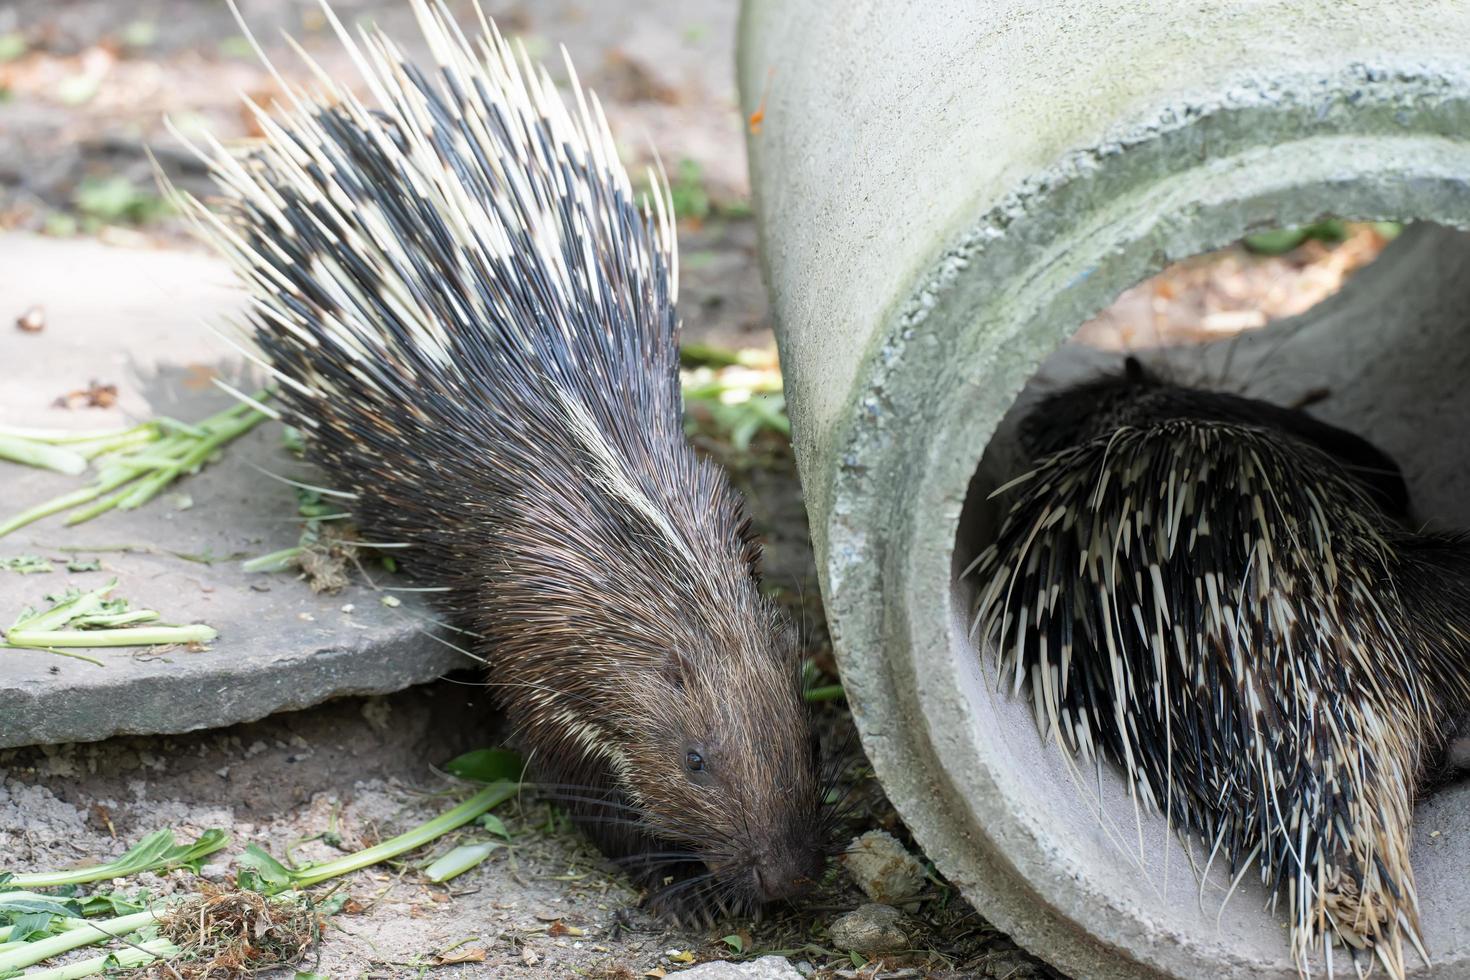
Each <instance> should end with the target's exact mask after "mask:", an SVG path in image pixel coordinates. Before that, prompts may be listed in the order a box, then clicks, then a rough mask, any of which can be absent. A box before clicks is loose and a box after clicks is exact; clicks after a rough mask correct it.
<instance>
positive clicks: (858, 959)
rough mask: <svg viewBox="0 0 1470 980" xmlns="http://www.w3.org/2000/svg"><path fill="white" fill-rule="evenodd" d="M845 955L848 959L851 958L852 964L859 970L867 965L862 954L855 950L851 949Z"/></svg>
mask: <svg viewBox="0 0 1470 980" xmlns="http://www.w3.org/2000/svg"><path fill="white" fill-rule="evenodd" d="M847 956H848V959H850V960H852V965H853V966H855V967H857V968H858V969H859V970H861V969H862V968H863V967H865V966H867V965H868V961H867V960H865V959H863V955H862V954H861V953H859V952H858V951H857V950H853V951H852V952H850V953H848V954H847Z"/></svg>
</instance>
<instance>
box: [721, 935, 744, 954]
mask: <svg viewBox="0 0 1470 980" xmlns="http://www.w3.org/2000/svg"><path fill="white" fill-rule="evenodd" d="M720 942H722V943H724V944H725V945H726V946H729V947H730V948H731V949H733V950H734V951H735V952H737V953H743V952H745V940H743V939H741V938H740V937H739V936H737V935H735V934H734V933H731V934H730V935H728V936H721V937H720Z"/></svg>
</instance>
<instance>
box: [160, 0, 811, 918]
mask: <svg viewBox="0 0 1470 980" xmlns="http://www.w3.org/2000/svg"><path fill="white" fill-rule="evenodd" d="M413 9H414V11H415V14H416V17H417V20H418V23H419V26H420V28H421V29H422V31H423V34H424V38H425V40H426V41H427V43H428V46H429V49H430V50H431V52H432V55H433V57H434V59H435V60H436V62H437V65H436V66H435V68H434V69H433V70H431V71H428V72H426V71H424V70H422V69H421V68H420V67H418V66H417V65H415V64H413V63H410V62H409V61H408V60H406V59H405V58H404V57H403V56H402V55H401V54H400V52H399V49H398V48H397V47H396V46H395V45H394V43H393V42H392V41H391V40H390V39H389V38H388V37H386V36H385V35H384V34H382V33H381V32H379V31H377V30H373V31H368V32H365V33H364V35H363V39H362V44H361V45H359V44H358V43H357V42H355V41H354V40H353V39H351V38H350V37H349V36H348V35H347V33H346V32H345V31H344V30H343V29H342V27H341V25H340V23H339V22H338V21H337V19H336V18H335V16H333V14H332V12H331V10H330V9H328V8H326V7H325V4H324V10H326V14H327V17H328V19H329V21H330V23H331V24H332V25H333V27H334V28H335V30H336V32H337V34H338V36H339V38H340V40H341V41H342V43H343V44H344V45H345V46H346V48H347V50H348V52H349V54H350V55H351V57H352V60H353V61H354V63H355V64H356V66H357V68H358V69H359V71H360V73H361V74H362V77H363V80H364V81H365V82H366V85H367V88H368V89H369V90H370V92H371V95H372V97H373V99H374V100H375V101H376V102H377V106H376V107H375V108H372V109H369V108H367V107H366V106H364V104H363V103H362V102H361V101H359V99H358V98H357V97H356V96H355V95H353V94H352V93H351V92H350V91H349V90H347V89H346V88H345V87H342V86H339V85H337V84H336V83H335V82H334V81H332V80H331V79H330V78H329V77H328V76H327V75H326V74H325V73H324V72H323V71H322V70H321V69H320V68H318V67H317V66H315V65H312V68H313V69H314V70H315V73H316V76H317V79H318V83H319V85H320V89H319V90H318V91H316V92H315V93H314V94H311V95H308V94H306V93H304V92H302V91H299V90H297V89H295V88H294V87H292V86H290V85H288V84H287V83H285V82H284V80H280V79H279V76H277V77H278V81H279V84H281V85H282V86H283V87H284V88H285V89H286V92H287V102H288V105H287V107H285V108H281V107H279V106H277V107H275V111H274V112H267V111H265V110H263V109H261V108H259V107H257V106H255V105H254V104H253V103H252V104H250V108H251V109H252V111H253V112H254V114H255V118H256V119H257V120H258V121H259V125H260V127H261V128H262V130H263V132H264V133H265V139H264V141H263V145H261V146H259V147H257V148H255V149H253V150H252V151H251V152H250V153H249V154H248V156H246V157H244V158H243V159H237V158H236V157H235V156H232V155H231V154H229V153H227V152H225V151H224V150H223V149H222V148H221V147H219V146H217V145H216V146H214V148H213V152H212V153H209V154H204V156H205V157H206V159H207V161H208V162H209V166H210V168H211V171H212V173H213V174H214V176H215V178H216V180H217V182H218V184H219V186H220V188H221V190H222V194H223V200H222V201H218V202H211V203H212V204H213V207H207V206H205V205H204V204H201V203H200V202H198V201H197V200H194V199H192V198H181V202H182V205H183V206H184V207H185V208H186V209H187V211H188V212H189V213H190V214H191V215H193V216H194V217H195V218H196V219H197V221H198V223H199V225H200V227H201V230H203V231H204V232H205V233H206V235H207V237H208V238H210V239H211V240H212V241H213V242H214V243H215V244H217V245H218V246H219V248H220V249H221V251H223V253H224V254H225V256H226V257H227V258H228V259H229V260H230V261H231V263H232V264H233V266H234V267H235V269H236V271H237V272H238V274H239V276H240V278H241V279H242V280H243V282H244V283H245V285H246V287H247V288H248V291H249V294H250V298H251V306H250V312H249V314H248V324H247V332H248V333H249V334H251V335H252V336H253V341H254V346H255V347H256V348H257V349H258V351H259V352H260V354H257V353H255V352H254V351H251V350H250V349H249V347H248V345H245V346H242V347H241V350H242V351H243V352H244V353H245V354H246V355H247V356H249V357H251V358H252V359H253V360H255V361H256V362H257V363H258V364H259V365H260V366H262V367H264V368H265V369H266V370H268V372H269V373H270V375H271V376H272V377H273V378H274V379H275V384H276V385H277V386H278V403H279V405H280V406H281V411H280V414H281V415H282V417H283V418H284V420H285V421H287V422H288V423H291V424H293V425H296V426H298V427H299V428H300V429H301V430H302V432H303V433H304V436H305V442H306V447H307V454H308V457H309V458H310V459H311V460H312V461H313V462H315V463H316V464H318V465H319V466H320V467H321V468H322V469H323V470H325V472H326V473H327V474H328V476H329V478H330V482H331V484H332V485H333V486H334V487H336V488H337V489H338V491H339V492H345V493H348V494H350V495H351V501H350V509H351V510H352V512H353V514H354V517H355V520H356V522H357V523H358V525H359V527H360V529H361V530H362V532H363V533H364V534H365V535H367V536H369V537H370V538H373V539H377V540H378V541H381V542H390V543H401V544H406V545H408V546H410V548H411V550H410V551H408V552H406V555H407V561H406V562H405V564H406V567H407V569H408V570H409V571H410V572H411V573H413V574H414V575H415V577H416V578H417V579H419V580H421V581H422V582H424V583H426V585H427V586H428V587H430V588H434V589H438V590H440V591H439V593H438V597H439V600H440V603H439V605H440V608H441V609H442V610H443V611H444V613H446V614H447V615H448V617H449V618H450V619H451V621H452V623H453V625H454V626H455V627H456V628H458V629H460V630H461V631H463V633H464V634H465V635H466V636H468V637H470V638H471V640H470V642H472V643H473V644H474V652H475V653H476V654H477V655H479V656H482V657H483V658H484V659H485V660H486V662H487V664H488V667H489V674H490V678H489V683H490V684H491V686H492V689H493V691H494V692H496V696H497V700H498V702H499V704H500V705H501V706H502V708H503V710H504V712H505V713H506V715H507V716H508V718H509V721H510V723H511V724H512V725H513V726H514V728H515V730H516V731H517V733H518V739H519V742H520V744H521V745H522V746H523V748H524V749H525V751H526V754H527V757H528V761H529V764H530V765H531V767H532V768H533V770H534V771H535V773H536V774H537V775H538V776H539V779H540V782H541V784H542V785H543V786H544V787H546V788H547V791H548V793H549V794H550V795H551V796H553V797H554V798H557V799H560V800H562V801H563V802H564V803H566V804H567V806H568V808H569V810H570V812H571V814H572V816H573V817H574V818H575V819H576V820H577V821H578V822H579V823H580V824H581V825H582V826H583V828H584V829H585V830H586V832H587V833H588V834H589V836H591V837H592V839H593V840H594V841H595V842H596V843H597V844H598V845H599V847H600V848H601V849H602V850H603V851H604V852H605V853H606V854H608V855H610V856H612V857H613V858H615V859H616V860H618V861H619V862H620V863H621V864H622V865H623V866H624V868H625V870H628V871H629V872H630V873H632V874H633V875H634V877H635V878H636V879H638V880H640V881H641V882H642V883H644V884H646V885H647V886H648V887H649V889H650V891H651V900H652V903H653V904H654V905H655V906H656V907H658V908H661V909H663V910H667V911H672V912H674V913H676V914H679V915H683V914H685V913H691V912H692V913H695V914H697V915H700V916H705V915H709V914H715V913H718V912H720V911H730V912H741V911H746V910H751V909H753V908H754V907H756V906H758V905H759V904H761V903H763V902H765V901H770V900H776V899H783V898H790V897H793V896H795V895H797V894H798V893H799V892H800V891H802V890H803V889H804V888H805V887H807V886H808V885H809V884H811V882H812V880H813V879H814V878H815V877H816V876H817V875H818V874H819V872H820V870H821V867H822V857H823V846H824V842H823V840H822V834H823V833H824V830H823V827H824V824H823V819H824V818H823V816H822V813H823V811H822V808H821V795H822V794H821V787H820V785H819V782H820V777H819V772H818V769H819V762H818V757H817V747H816V742H815V740H814V738H813V737H812V734H811V727H810V724H809V721H808V718H807V716H806V709H805V706H804V703H803V699H802V697H801V692H800V686H799V679H798V666H799V664H798V653H797V649H796V643H795V638H794V635H793V633H792V630H791V628H790V627H789V624H788V623H787V621H786V620H785V619H784V617H783V615H782V614H781V613H780V612H779V611H778V609H777V608H776V607H775V606H774V604H773V603H772V602H770V601H769V600H768V599H767V598H765V597H764V596H763V594H762V592H761V590H760V588H759V585H760V582H759V573H758V563H759V556H760V549H759V546H758V543H757V540H756V538H755V536H754V534H753V532H752V528H751V525H750V521H749V519H748V518H747V516H746V514H745V511H744V505H743V502H742V501H741V499H740V498H739V496H738V494H737V493H736V492H735V491H734V490H733V489H732V487H731V486H730V483H729V481H728V479H727V477H726V475H725V474H724V473H723V471H721V470H720V469H719V468H718V467H717V466H715V465H714V464H712V463H711V462H709V461H708V460H705V459H703V458H701V457H698V456H696V454H695V453H694V451H693V450H692V449H691V447H690V446H689V444H688V443H687V441H686V440H685V437H684V432H683V428H682V393H681V389H680V382H679V375H678V351H677V333H678V329H679V324H678V320H677V317H676V312H675V300H676V293H677V278H678V264H677V246H676V242H675V237H674V230H673V226H672V214H671V209H672V202H671V199H670V198H669V192H668V187H667V184H666V182H665V181H663V179H662V178H661V176H659V175H657V174H650V180H651V181H652V184H653V190H652V192H651V197H652V204H651V205H650V204H649V203H648V200H647V199H646V198H645V200H644V202H643V206H642V207H641V208H640V207H639V206H638V204H637V202H636V200H635V195H634V193H633V191H632V189H631V187H630V184H629V181H628V178H627V175H626V173H625V172H624V170H623V168H622V166H621V164H620V163H619V161H618V157H617V151H616V147H615V145H614V143H613V139H612V136H611V134H610V132H609V130H608V126H607V122H606V119H605V117H604V115H603V112H602V109H601V106H600V105H599V103H598V102H597V100H596V98H595V96H589V95H588V94H587V93H584V92H583V90H582V89H581V88H580V86H579V85H578V83H577V80H576V76H575V73H574V72H573V70H572V67H571V63H570V60H569V59H568V60H567V70H568V72H569V73H571V90H572V92H573V93H574V95H575V101H576V108H575V111H571V110H569V109H568V107H567V104H566V102H565V101H564V100H563V98H562V96H561V95H560V94H559V93H558V91H557V89H556V87H555V85H554V83H553V82H552V80H551V78H550V76H549V74H548V73H547V72H546V70H545V69H544V68H542V67H539V66H533V65H532V63H531V62H530V60H529V58H528V57H527V56H526V54H525V51H524V50H523V49H521V50H519V51H518V52H517V51H515V50H513V48H512V46H511V45H510V44H509V43H508V42H507V41H506V40H505V39H504V38H503V37H502V36H501V35H500V33H499V32H498V30H497V29H496V28H495V26H494V25H493V24H492V23H490V22H489V21H488V20H486V19H485V18H484V16H483V14H481V27H482V29H483V30H482V36H481V37H480V38H479V42H478V49H475V48H472V47H471V44H470V42H469V41H468V40H467V38H466V37H465V35H464V34H463V33H461V31H460V29H459V27H458V26H457V25H456V24H455V23H454V22H453V21H452V19H451V18H450V15H449V14H448V12H447V11H446V9H445V8H444V7H443V6H442V5H437V6H434V7H430V5H429V3H428V2H426V0H415V2H414V4H413ZM247 34H248V31H247ZM252 43H253V42H252ZM261 57H262V58H264V54H263V52H262V53H261ZM267 64H269V62H268V61H267ZM272 70H273V71H274V69H272ZM247 102H248V100H247ZM262 355H263V356H262Z"/></svg>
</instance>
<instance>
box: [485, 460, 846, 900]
mask: <svg viewBox="0 0 1470 980" xmlns="http://www.w3.org/2000/svg"><path fill="white" fill-rule="evenodd" d="M670 447H671V448H672V449H673V455H672V458H670V459H669V460H668V463H669V465H668V466H666V467H657V466H650V467H640V468H639V470H638V474H639V476H635V478H634V481H633V482H634V483H637V484H639V486H628V487H624V488H622V490H621V493H622V494H624V496H623V497H622V498H621V499H619V498H611V497H609V496H608V495H606V494H602V493H599V492H598V491H597V489H596V486H595V481H586V482H584V485H583V487H582V488H581V489H579V490H576V491H573V492H571V493H570V494H567V495H566V496H568V497H569V498H570V501H569V506H570V507H571V508H572V509H573V510H574V511H575V512H577V513H579V514H580V515H581V516H580V517H579V518H578V519H577V520H576V521H574V522H570V521H566V520H562V519H556V520H554V521H549V522H548V521H540V520H538V521H535V522H527V525H526V526H527V527H531V526H535V527H542V526H556V527H563V528H569V529H571V530H570V533H568V534H565V535H562V536H560V539H559V540H556V541H552V540H538V541H535V542H534V543H532V544H531V545H530V547H529V548H528V551H527V555H526V557H525V559H524V560H523V561H521V562H518V563H517V574H515V575H514V576H508V577H507V579H506V581H505V583H504V585H503V586H502V587H501V592H500V593H499V595H498V596H497V601H508V602H509V603H510V604H511V606H510V607H509V609H508V611H509V612H510V613H511V614H512V616H513V617H515V618H521V619H524V618H526V617H531V618H534V619H535V620H536V621H537V623H538V628H536V629H533V630H530V631H525V630H522V631H518V632H517V633H516V635H514V636H510V635H508V631H502V636H504V637H505V643H508V644H509V645H510V646H509V649H508V650H507V655H504V656H502V657H501V658H500V661H501V663H503V664H511V663H513V664H514V665H515V666H514V668H513V669H514V670H515V671H516V674H517V677H518V678H519V679H521V680H522V681H523V682H525V683H528V684H531V685H534V686H535V688H536V689H537V691H536V693H534V694H533V695H531V696H530V697H521V698H518V699H515V700H514V701H511V702H508V705H509V707H510V708H511V710H512V714H513V715H514V714H518V715H519V717H518V718H517V719H516V721H517V722H518V724H520V726H521V728H522V730H523V735H524V741H525V744H526V745H527V747H528V749H529V750H530V751H531V753H532V763H533V765H535V766H536V768H537V769H538V770H539V772H540V774H541V778H542V779H543V780H545V781H547V783H548V784H549V785H548V786H547V792H548V793H549V795H551V796H552V797H553V798H558V797H559V798H561V799H562V800H563V801H564V802H565V803H566V804H567V805H568V806H569V808H570V809H571V812H572V814H573V816H574V817H575V818H576V819H577V820H578V822H579V823H580V824H581V825H582V826H583V828H584V829H585V830H586V831H587V833H588V834H589V835H590V836H592V837H593V839H594V840H596V841H597V843H598V844H599V846H600V847H601V848H602V849H603V851H604V852H605V853H607V854H609V855H610V856H612V857H613V858H614V860H615V861H616V862H617V863H618V864H619V865H620V866H621V867H622V868H623V869H624V870H626V871H627V872H628V873H629V874H630V875H632V876H633V878H634V879H635V880H636V881H638V882H639V883H640V884H642V885H643V886H644V887H645V888H646V889H647V891H648V896H649V902H650V904H651V905H652V906H653V907H654V908H656V909H657V910H659V911H662V912H667V913H671V914H673V915H675V916H676V917H680V918H683V917H693V918H709V917H711V916H716V915H719V914H722V913H733V914H744V913H748V912H753V911H755V910H757V909H758V908H759V907H760V906H761V905H763V904H764V903H767V902H771V901H777V900H783V899H791V898H796V897H798V896H800V895H801V894H802V893H803V892H805V891H808V890H810V889H811V888H812V887H813V886H814V885H815V884H816V881H817V880H818V879H819V877H820V875H821V872H822V868H823V864H824V860H825V856H826V850H827V844H828V843H829V842H830V841H831V840H832V838H833V833H832V828H831V825H830V822H829V821H830V820H831V819H832V809H831V808H830V807H826V806H824V804H823V798H824V796H825V789H824V786H823V776H822V773H821V765H820V760H819V755H818V749H817V742H816V740H815V737H814V735H813V733H812V726H811V722H810V719H809V717H808V708H807V706H806V704H805V702H804V700H803V698H802V696H801V689H800V671H799V656H798V651H797V643H796V636H795V632H794V630H793V629H792V628H791V626H790V625H789V623H788V622H787V620H786V618H785V616H784V614H783V613H781V611H780V610H779V609H778V608H777V607H776V606H775V605H774V604H773V603H771V602H770V601H769V600H768V599H767V598H765V597H764V596H763V595H762V594H761V591H760V589H759V582H758V579H757V577H756V571H755V570H756V561H757V548H756V545H755V543H754V541H753V540H752V538H751V537H750V532H749V528H748V522H747V521H746V520H745V518H744V517H743V513H742V506H741V503H740V501H739V499H738V497H737V496H736V495H735V494H734V492H733V491H732V490H731V489H730V487H729V484H728V481H727V479H726V478H725V476H724V474H723V473H721V472H719V471H718V470H717V469H716V468H715V467H714V466H712V465H711V464H710V463H709V462H708V461H704V460H698V459H696V458H695V457H694V455H693V453H692V452H690V451H689V449H688V447H687V445H684V444H683V443H682V440H680V442H679V444H678V445H677V446H673V445H672V444H668V445H666V446H665V447H664V449H665V450H667V449H669V448H670ZM659 470H663V471H664V475H665V476H664V478H665V479H669V478H671V477H672V479H673V482H672V483H670V484H667V485H666V484H664V483H663V482H662V481H660V482H658V483H654V482H652V481H649V482H647V483H644V481H643V479H642V478H641V474H646V473H650V472H655V471H659ZM681 470H682V471H683V473H682V474H680V473H679V471H681ZM589 484H590V485H589ZM666 486H667V487H681V488H687V492H681V493H678V494H674V493H668V492H665V489H666ZM629 497H633V498H636V499H638V500H639V501H640V503H639V504H637V505H635V506H632V507H627V506H623V505H624V503H626V501H627V500H628V499H629ZM644 504H646V505H647V506H644ZM532 552H533V553H532ZM536 563H544V565H545V574H544V575H541V576H531V577H528V576H526V575H524V574H523V572H524V571H525V570H526V569H527V568H528V567H529V566H533V565H534V564H536ZM568 567H575V568H576V569H577V575H576V579H577V583H578V587H577V589H576V590H575V591H574V592H572V593H568V594H559V595H556V596H554V597H552V596H548V594H547V587H548V584H549V583H552V582H554V581H557V580H558V579H559V578H564V577H565V570H566V568H568ZM507 589H508V590H509V591H510V593H512V594H511V595H510V596H507V595H506V590H507ZM517 595H519V596H520V597H519V598H517V597H516V596H517ZM548 598H553V599H554V601H553V602H551V603H548V601H547V600H548ZM496 618H497V619H502V620H503V619H504V618H506V617H504V616H497V617H496ZM569 664H575V665H577V667H578V670H577V672H576V674H575V675H573V674H571V673H569V671H568V669H567V668H568V665H569Z"/></svg>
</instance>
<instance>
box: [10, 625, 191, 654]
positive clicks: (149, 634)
mask: <svg viewBox="0 0 1470 980" xmlns="http://www.w3.org/2000/svg"><path fill="white" fill-rule="evenodd" d="M217 636H219V632H218V631H217V630H215V629H213V628H211V627H209V626H205V625H203V624H198V625H195V626H146V627H132V628H128V629H110V630H32V629H12V630H10V631H9V632H8V633H6V634H5V640H6V642H7V643H9V644H10V645H11V646H13V647H38V648H40V649H43V650H44V649H49V648H51V647H154V646H163V645H164V644H168V643H209V642H210V641H212V640H213V639H214V638H215V637H217Z"/></svg>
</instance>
